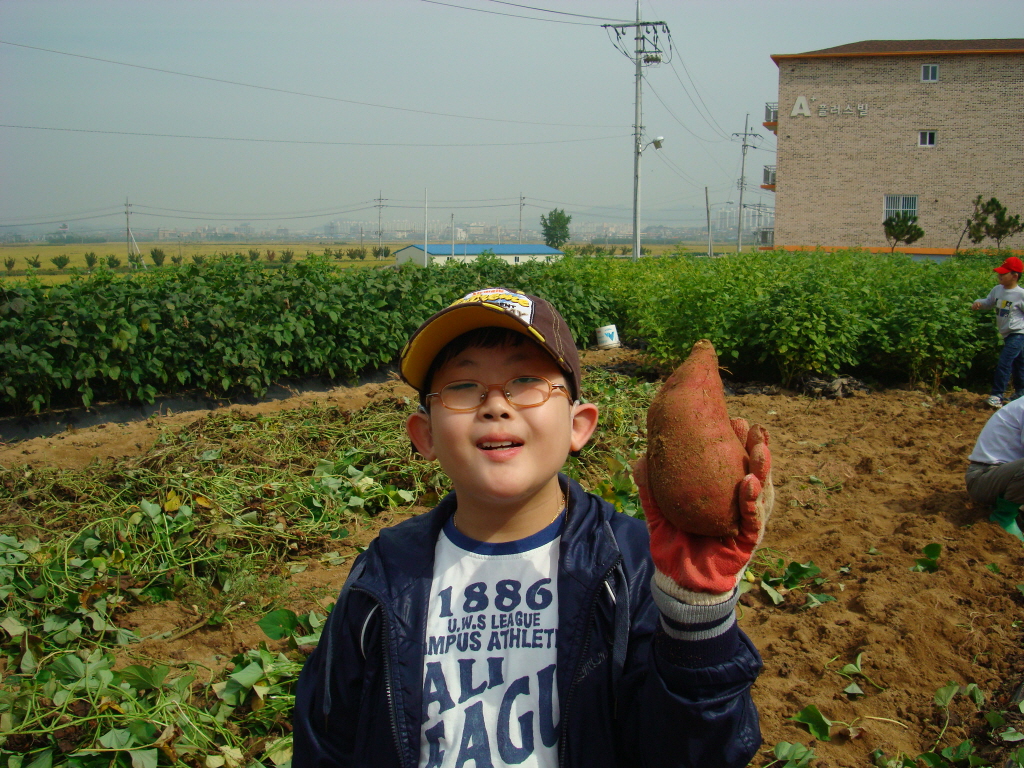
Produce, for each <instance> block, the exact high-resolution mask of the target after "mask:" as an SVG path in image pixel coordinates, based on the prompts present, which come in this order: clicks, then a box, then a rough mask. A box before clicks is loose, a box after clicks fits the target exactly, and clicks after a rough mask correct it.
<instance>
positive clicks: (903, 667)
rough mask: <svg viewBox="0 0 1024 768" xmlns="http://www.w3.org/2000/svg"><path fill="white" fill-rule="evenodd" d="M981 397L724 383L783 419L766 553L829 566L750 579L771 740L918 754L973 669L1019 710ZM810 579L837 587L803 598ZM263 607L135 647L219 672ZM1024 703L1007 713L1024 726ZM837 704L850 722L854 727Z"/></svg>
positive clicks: (960, 735)
mask: <svg viewBox="0 0 1024 768" xmlns="http://www.w3.org/2000/svg"><path fill="white" fill-rule="evenodd" d="M629 359H631V358H630V356H629V353H627V352H625V351H619V350H605V351H592V352H590V353H588V354H587V355H586V356H585V360H584V362H585V364H591V365H610V364H615V363H621V362H622V361H627V364H628V360H629ZM394 393H406V394H408V393H409V392H406V391H405V388H404V386H403V385H401V384H400V383H398V382H396V381H391V382H387V383H385V384H368V385H364V386H362V387H358V388H353V389H349V388H339V389H337V390H333V391H331V392H328V393H326V394H322V393H321V394H307V395H303V396H300V397H298V398H294V399H292V400H284V401H276V402H272V403H265V404H261V405H257V406H250V407H241V409H242V410H245V411H249V412H254V413H260V412H268V411H273V410H279V409H287V408H295V407H298V406H300V405H303V404H306V403H309V402H312V401H314V400H316V401H321V402H327V403H330V404H333V405H339V406H341V407H344V408H358V407H361V406H362V405H365V404H366V403H367V402H369V401H370V400H371V399H373V398H376V397H380V396H386V395H391V394H394ZM982 401H983V398H982V397H981V396H979V395H974V394H970V393H962V392H961V393H948V394H944V395H942V396H939V397H932V396H929V395H928V394H926V393H923V392H920V391H914V390H899V389H889V390H885V391H881V392H873V393H870V394H863V393H857V394H856V396H854V397H850V398H846V399H841V400H822V399H812V398H808V397H804V396H801V395H798V394H796V393H793V392H784V393H783V394H779V395H763V394H762V395H741V396H733V397H728V398H727V402H728V407H729V411H730V414H731V415H733V416H742V417H745V418H747V419H749V420H751V421H752V422H759V423H761V424H763V425H765V426H766V427H767V428H768V430H769V432H770V434H771V439H772V448H773V456H774V461H775V465H774V473H773V474H774V479H775V483H776V487H777V490H778V496H777V501H776V506H775V511H774V514H773V516H772V519H771V521H770V523H769V527H768V532H767V535H766V536H765V539H764V542H763V547H764V548H765V550H764V551H763V552H762V557H763V558H771V559H775V558H782V559H783V560H784V561H785V562H786V563H789V562H791V561H796V562H800V563H806V562H808V561H813V562H814V563H815V564H816V565H818V566H819V567H820V568H821V569H822V574H821V576H822V577H824V578H825V582H824V583H823V584H821V585H815V586H812V587H811V589H805V590H795V591H793V592H790V593H789V594H788V595H786V601H785V602H784V603H783V604H781V605H779V606H776V605H774V604H773V603H772V601H771V600H770V599H769V598H768V596H767V594H766V593H765V592H764V591H762V590H761V589H760V588H759V587H758V585H756V584H755V585H753V588H752V589H751V590H750V592H748V593H747V594H746V595H744V596H743V598H742V599H741V614H740V624H741V626H742V627H743V628H744V629H745V630H746V632H747V633H748V634H749V635H750V636H751V638H752V639H753V640H754V642H755V644H756V645H757V647H758V648H759V649H760V651H761V654H762V656H763V658H764V662H765V669H764V672H763V673H762V675H761V677H760V679H759V680H758V682H757V684H756V686H755V688H754V698H755V700H756V702H757V704H758V707H759V710H760V713H761V724H762V731H763V734H764V740H765V745H766V748H770V747H772V746H774V745H775V744H777V743H778V742H779V741H783V740H785V741H790V742H794V741H800V742H802V743H804V744H809V745H813V746H814V749H815V751H816V753H817V755H818V760H817V761H816V762H815V763H814V764H815V765H816V766H819V767H820V768H825V767H828V766H831V767H833V768H835V767H838V766H855V765H856V766H867V765H870V759H869V757H868V755H869V753H870V752H871V751H872V750H873V749H875V748H881V749H883V750H884V751H885V752H886V753H888V754H889V755H890V756H892V755H894V754H895V753H897V752H900V751H902V752H905V753H907V754H910V755H911V756H916V755H918V754H919V753H921V752H925V751H928V750H930V749H931V748H932V746H933V744H934V743H935V740H936V738H937V737H938V735H939V732H940V730H941V729H942V728H943V724H944V722H945V713H944V712H943V711H941V710H940V709H938V708H937V707H936V706H935V705H934V703H933V696H934V693H935V691H936V689H938V688H940V687H942V686H944V685H946V684H947V682H950V681H954V682H957V683H960V684H962V685H965V684H967V683H976V684H977V685H978V686H979V687H980V688H981V689H982V690H983V691H985V693H986V695H987V698H988V701H987V703H986V708H994V709H1000V710H1008V709H1012V710H1013V711H1017V707H1016V706H1012V707H1011V706H1010V703H1009V699H1010V696H1011V695H1012V692H1013V691H1014V690H1015V689H1016V688H1018V686H1020V685H1021V684H1022V683H1024V651H1022V648H1021V641H1022V631H1024V595H1022V594H1021V592H1020V590H1018V589H1017V585H1020V584H1022V583H1024V544H1022V543H1021V542H1020V541H1019V540H1017V539H1015V538H1013V537H1012V536H1010V535H1009V534H1007V533H1006V532H1004V531H1003V530H1001V529H1000V528H998V527H997V526H995V525H994V524H992V523H990V522H988V520H987V511H985V510H978V509H974V508H972V506H971V504H970V502H969V500H968V497H967V494H966V492H965V491H964V484H963V473H964V469H965V468H966V465H967V455H968V453H969V452H970V450H971V447H972V446H973V444H974V440H975V438H976V436H977V434H978V432H979V431H980V430H981V428H982V426H983V425H984V423H985V421H986V420H987V418H988V417H989V416H990V415H991V411H990V410H989V409H987V408H986V407H985V406H984V405H983V402H982ZM235 407H236V408H239V406H235ZM203 415H205V412H191V413H182V414H175V415H173V416H169V417H161V418H154V419H150V420H148V421H146V422H138V423H132V424H111V425H107V426H105V427H92V428H89V429H83V430H80V431H78V432H75V433H70V432H69V433H66V434H63V435H60V436H57V437H51V438H40V439H36V440H30V441H25V442H22V443H17V444H11V445H0V466H7V467H10V466H13V465H18V464H29V465H54V466H62V467H84V466H87V465H88V464H89V463H90V462H91V461H93V460H94V459H97V458H100V459H103V458H108V457H110V458H116V457H125V456H134V455H140V454H142V453H145V452H146V451H148V450H149V449H150V447H151V446H152V445H153V441H154V440H155V438H156V436H157V434H158V429H157V427H159V426H173V425H184V424H188V423H191V422H192V421H194V420H196V419H198V418H200V417H201V416H203ZM418 511H422V510H416V509H413V510H410V512H409V513H404V514H395V515H390V516H382V517H380V518H377V519H376V520H373V521H370V522H368V523H366V525H365V526H364V528H363V529H361V530H354V531H353V533H352V537H351V538H350V539H348V540H345V541H343V542H339V545H338V551H339V552H340V553H341V554H342V555H352V554H354V551H355V550H354V547H355V545H357V544H365V543H366V542H367V541H369V540H370V539H371V538H372V537H373V536H374V535H375V533H376V530H378V529H379V528H380V527H382V526H385V525H391V524H394V523H395V522H397V521H399V520H400V519H402V518H404V517H405V516H407V515H408V514H415V513H417V512H418ZM931 543H938V544H940V545H941V546H942V551H941V555H940V556H939V559H938V564H939V568H938V571H937V572H935V573H928V572H914V571H911V570H910V568H911V566H913V565H914V563H915V560H916V558H919V557H923V554H922V552H921V550H922V548H923V547H924V546H925V545H927V544H931ZM351 560H352V558H351V557H347V559H346V561H345V562H344V563H343V564H342V565H340V566H338V567H330V566H328V565H326V564H325V563H324V562H323V561H322V560H310V561H309V563H308V564H306V565H307V567H306V569H305V570H304V571H302V572H301V573H296V574H293V575H292V576H291V581H290V588H289V591H288V595H289V597H288V600H287V603H286V604H288V605H289V606H290V607H292V608H293V609H294V610H296V611H308V610H310V609H312V608H315V607H317V605H319V606H321V610H323V606H326V605H329V604H330V602H331V601H332V600H333V595H334V594H335V593H336V592H337V590H338V589H339V588H340V586H341V584H342V582H343V580H344V578H345V575H346V573H347V571H348V567H349V565H350V564H351ZM809 591H810V592H815V593H818V594H826V595H829V596H831V597H834V598H835V601H834V602H826V603H824V604H822V605H819V606H817V607H812V608H803V607H802V606H803V605H804V604H805V602H806V599H807V598H806V595H807V592H809ZM278 604H279V605H280V602H278ZM250 608H251V607H250ZM258 615H259V612H258V611H252V610H239V611H238V612H237V616H238V617H239V618H237V619H236V618H233V617H232V616H230V615H229V616H228V617H227V618H228V621H227V622H226V623H225V624H224V625H222V626H221V627H219V628H216V629H214V628H209V627H202V628H200V629H197V630H194V631H191V632H188V633H187V634H184V635H183V636H181V637H180V638H178V639H175V640H173V641H168V640H165V639H150V640H146V641H144V642H142V643H140V644H137V645H134V646H131V647H130V648H129V652H130V653H131V654H132V655H133V656H135V657H138V658H151V659H158V660H162V661H164V662H174V661H178V662H182V661H192V662H198V663H200V664H203V665H206V666H207V667H209V668H210V670H211V675H212V674H213V672H214V670H216V669H218V668H219V667H221V666H223V665H224V663H226V661H227V659H228V658H230V657H231V656H232V655H233V654H235V653H237V652H238V651H241V650H244V649H246V648H252V647H255V646H256V645H257V644H258V643H259V642H261V641H263V640H265V637H264V635H263V634H262V632H261V631H260V630H259V628H258V627H256V626H255V620H256V617H257V616H258ZM203 618H204V617H203V616H202V615H200V614H199V612H198V611H197V610H196V609H194V608H193V607H192V606H188V605H183V604H180V603H175V602H171V603H163V604H159V605H152V606H147V607H144V608H141V609H139V610H136V611H134V612H133V613H131V614H129V615H128V616H127V619H126V623H127V624H128V625H130V626H131V627H132V628H134V629H136V630H138V632H139V634H140V635H141V636H143V637H146V636H150V635H156V634H158V633H163V632H167V631H176V632H180V631H181V630H183V629H187V628H189V627H191V626H193V625H195V624H196V623H198V622H199V621H200V620H201V619H203ZM270 645H273V644H272V643H271V644H270ZM858 654H861V655H862V656H861V662H862V668H863V671H864V673H865V674H866V675H867V676H868V677H870V679H871V681H873V682H874V683H876V684H877V687H876V686H874V685H872V684H871V683H869V682H868V681H867V680H865V679H864V678H857V681H858V682H859V684H860V686H861V688H863V689H864V691H865V695H864V696H860V697H857V698H856V699H852V698H851V697H849V696H848V695H846V694H844V693H843V688H845V687H846V686H847V685H848V684H849V683H850V682H851V681H850V680H849V679H846V678H843V677H841V676H840V675H838V674H837V671H838V670H840V669H841V668H842V667H843V666H844V665H846V664H848V663H852V662H854V660H855V659H856V657H857V655H858ZM809 704H814V705H815V706H817V708H818V709H819V710H820V711H821V712H822V713H823V714H824V715H825V716H826V717H828V718H829V719H831V720H833V721H835V722H836V723H837V724H836V725H835V726H834V727H833V729H832V740H831V741H830V742H815V741H814V740H813V739H812V737H811V735H810V734H809V733H808V731H807V729H806V727H805V726H802V725H799V724H798V723H796V722H793V721H791V720H789V718H790V717H791V716H792V715H794V714H795V713H797V712H798V711H800V710H801V709H803V708H804V707H806V706H807V705H809ZM951 709H952V717H951V720H950V724H949V727H948V728H947V729H946V732H945V735H944V736H943V739H942V742H941V744H940V747H941V746H947V745H950V744H957V743H959V742H960V741H961V740H962V739H964V738H968V737H970V738H973V739H974V741H975V744H977V745H982V744H984V743H985V742H986V739H985V736H984V734H985V733H987V730H988V729H987V728H986V727H985V723H984V720H983V718H982V717H981V715H980V714H978V713H977V712H976V711H975V708H974V707H973V705H968V703H967V700H966V698H964V697H958V698H957V700H956V702H955V703H954V706H953V707H952V708H951ZM1015 717H1016V719H1015V720H1014V719H1013V718H1010V719H1011V722H1014V723H1015V725H1016V727H1017V729H1018V730H1020V731H1024V724H1022V723H1021V719H1022V718H1021V717H1020V715H1019V714H1018V715H1016V716H1015ZM840 722H842V723H845V724H849V725H852V726H854V731H853V734H855V737H854V736H851V735H850V732H848V731H846V729H845V728H844V727H843V726H841V725H840V724H839V723H840ZM1004 754H1005V751H1004ZM993 757H994V754H993ZM757 764H762V762H761V761H757ZM996 764H1000V762H996Z"/></svg>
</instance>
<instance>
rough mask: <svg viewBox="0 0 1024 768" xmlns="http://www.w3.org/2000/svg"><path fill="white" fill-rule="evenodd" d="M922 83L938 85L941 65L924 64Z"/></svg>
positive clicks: (922, 67)
mask: <svg viewBox="0 0 1024 768" xmlns="http://www.w3.org/2000/svg"><path fill="white" fill-rule="evenodd" d="M921 82H922V83H937V82H939V65H938V64H922V65H921Z"/></svg>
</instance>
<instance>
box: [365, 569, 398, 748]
mask: <svg viewBox="0 0 1024 768" xmlns="http://www.w3.org/2000/svg"><path fill="white" fill-rule="evenodd" d="M359 591H360V592H365V593H366V594H368V595H369V596H370V597H372V598H373V599H374V600H375V601H376V602H377V604H378V605H379V606H380V615H381V618H382V619H383V620H384V631H383V632H381V635H380V636H381V644H380V645H381V655H382V656H383V657H384V692H385V694H386V695H387V697H388V712H389V713H390V714H391V735H392V736H394V737H395V750H396V752H397V753H398V762H399V763H400V764H401V765H405V764H406V763H405V757H404V756H403V752H402V741H401V739H399V738H398V712H397V711H395V696H394V693H393V692H392V688H391V677H392V675H391V654H389V653H388V637H389V636H390V635H391V627H390V626H389V624H388V612H387V610H386V609H385V607H384V601H383V600H381V599H380V598H379V597H377V595H375V594H374V593H373V592H370V591H369V590H367V589H359Z"/></svg>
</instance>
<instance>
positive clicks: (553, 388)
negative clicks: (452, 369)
mask: <svg viewBox="0 0 1024 768" xmlns="http://www.w3.org/2000/svg"><path fill="white" fill-rule="evenodd" d="M522 378H525V377H524V376H522V375H519V376H513V377H512V378H511V379H509V380H508V381H506V382H505V383H504V384H484V382H482V381H478V380H477V379H456V380H455V381H449V382H448V383H447V384H445V385H444V386H443V387H441V389H440V390H438V391H437V392H431V393H429V394H427V395H424V396H423V400H424V402H426V403H427V404H428V405H429V404H430V398H432V397H436V398H437V399H438V400H439V401H440V403H441V405H442V406H444V408H446V409H447V410H449V411H451V412H452V413H473V412H474V411H479V410H480V407H481V406H482V405H483V404H484V403H486V402H487V397H488V396H489V395H490V394H491V390H492V389H498V390H501V394H502V396H503V397H504V398H505V402H506V403H508V404H509V405H511V406H512V407H513V408H516V409H522V408H537V407H538V406H541V405H544V403H546V402H547V401H548V400H550V399H551V395H553V394H554V393H555V392H560V393H561V394H563V395H565V397H566V399H567V400H568V401H569V402H570V403H572V402H573V397H572V393H571V392H569V387H568V385H566V384H554V383H552V382H551V381H549V380H548V379H546V378H545V377H544V376H529V378H531V379H540V380H541V381H543V382H544V383H545V384H547V385H548V394H547V397H545V398H544V399H543V400H541V401H540V402H539V403H533V404H532V405H519V404H518V403H513V402H512V401H511V400H510V399H509V396H508V391H507V387H508V384H509V382H511V381H515V380H516V379H522ZM463 382H470V383H472V384H479V385H480V386H481V387H486V391H485V392H484V393H483V394H482V395H481V397H480V402H479V403H477V404H476V405H475V406H473V407H472V408H452V407H451V406H449V405H446V404H445V402H444V399H443V398H442V397H441V392H443V391H444V389H445V388H446V387H450V386H451V385H452V384H460V383H463Z"/></svg>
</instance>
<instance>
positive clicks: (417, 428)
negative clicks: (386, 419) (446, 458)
mask: <svg viewBox="0 0 1024 768" xmlns="http://www.w3.org/2000/svg"><path fill="white" fill-rule="evenodd" d="M405 432H406V434H407V435H409V439H410V440H412V444H413V445H414V446H415V447H416V450H417V451H419V452H420V455H422V456H423V458H424V459H426V460H427V461H433V460H434V459H436V458H437V454H436V453H434V434H433V432H432V431H431V429H430V415H429V414H427V413H425V412H424V411H416V413H414V414H412V415H411V416H410V417H409V418H408V419H406V420H405Z"/></svg>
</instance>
